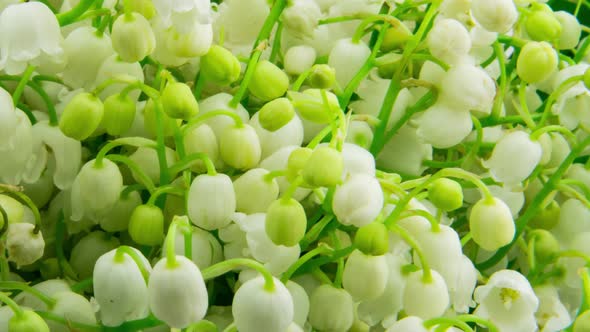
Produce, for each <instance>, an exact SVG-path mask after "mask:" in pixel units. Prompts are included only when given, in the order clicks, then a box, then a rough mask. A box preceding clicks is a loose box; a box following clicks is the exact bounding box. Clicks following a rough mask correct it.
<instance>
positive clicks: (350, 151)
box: [342, 143, 375, 179]
mask: <svg viewBox="0 0 590 332" xmlns="http://www.w3.org/2000/svg"><path fill="white" fill-rule="evenodd" d="M342 162H343V163H344V172H342V178H343V179H345V178H346V177H347V176H349V175H353V174H367V175H371V176H375V158H374V157H373V155H372V154H371V153H370V152H369V151H367V150H365V149H363V148H361V147H359V146H358V145H356V144H350V143H344V144H343V145H342Z"/></svg>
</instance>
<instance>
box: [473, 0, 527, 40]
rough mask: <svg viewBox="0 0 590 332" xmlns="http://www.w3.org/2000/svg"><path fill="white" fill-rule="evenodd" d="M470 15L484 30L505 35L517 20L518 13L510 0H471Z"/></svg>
mask: <svg viewBox="0 0 590 332" xmlns="http://www.w3.org/2000/svg"><path fill="white" fill-rule="evenodd" d="M471 14H472V15H473V17H474V18H475V20H477V22H478V23H479V24H481V26H483V27H484V28H485V29H487V30H489V31H493V32H498V33H505V32H507V31H508V30H510V29H512V26H513V25H514V24H515V23H516V21H517V20H518V11H517V10H516V6H515V5H514V2H513V1H512V0H496V1H488V0H473V1H471Z"/></svg>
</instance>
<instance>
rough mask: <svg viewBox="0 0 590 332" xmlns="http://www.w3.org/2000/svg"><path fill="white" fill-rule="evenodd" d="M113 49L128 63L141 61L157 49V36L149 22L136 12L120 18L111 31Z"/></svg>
mask: <svg viewBox="0 0 590 332" xmlns="http://www.w3.org/2000/svg"><path fill="white" fill-rule="evenodd" d="M111 39H112V43H113V49H114V50H115V51H116V52H117V54H119V56H120V57H121V59H123V60H124V61H127V62H136V61H140V60H142V59H143V58H145V57H146V56H148V55H150V54H151V53H152V52H153V51H154V48H155V47H156V36H155V35H154V31H153V30H152V27H151V26H150V23H149V22H148V20H147V19H146V18H145V17H143V15H141V14H139V13H137V12H135V13H131V14H124V15H121V16H119V17H118V18H117V19H116V20H115V22H114V23H113V27H112V31H111Z"/></svg>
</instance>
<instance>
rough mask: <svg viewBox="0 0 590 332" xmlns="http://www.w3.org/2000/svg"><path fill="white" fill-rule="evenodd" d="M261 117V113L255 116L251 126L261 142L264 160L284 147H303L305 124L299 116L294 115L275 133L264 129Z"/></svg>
mask: <svg viewBox="0 0 590 332" xmlns="http://www.w3.org/2000/svg"><path fill="white" fill-rule="evenodd" d="M259 115H260V113H259V112H257V113H256V114H254V115H253V116H252V118H251V119H250V122H249V124H250V125H251V126H252V128H254V130H255V131H256V134H257V136H258V139H259V140H260V147H261V149H262V154H261V158H262V159H264V158H266V157H268V156H270V155H271V154H273V153H274V152H275V151H277V150H278V149H280V148H282V147H284V146H289V145H301V143H303V124H302V122H301V119H300V118H299V116H298V115H297V114H294V115H293V118H292V119H291V121H289V122H287V124H285V125H284V126H282V127H281V128H279V129H277V130H275V131H268V130H266V129H264V128H262V126H261V124H260V120H259Z"/></svg>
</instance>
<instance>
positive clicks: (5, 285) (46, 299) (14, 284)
mask: <svg viewBox="0 0 590 332" xmlns="http://www.w3.org/2000/svg"><path fill="white" fill-rule="evenodd" d="M0 289H10V290H20V291H24V292H27V293H30V294H32V295H34V296H35V297H36V298H38V299H39V300H41V302H43V303H45V305H47V307H48V308H50V309H51V308H53V307H54V306H55V303H56V301H55V300H54V299H53V298H51V297H50V296H48V295H46V294H45V293H43V292H41V291H40V290H38V289H36V288H33V287H31V286H29V285H27V284H25V283H23V282H18V281H1V282H0Z"/></svg>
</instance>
